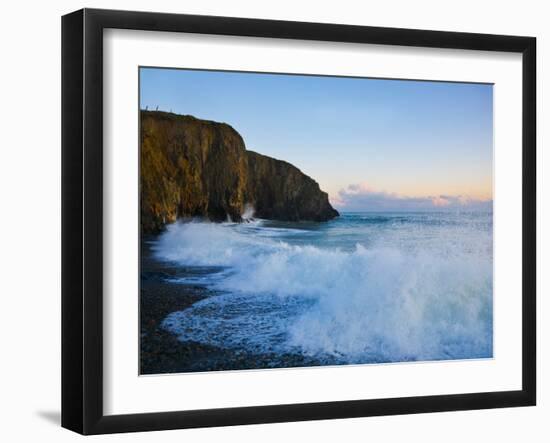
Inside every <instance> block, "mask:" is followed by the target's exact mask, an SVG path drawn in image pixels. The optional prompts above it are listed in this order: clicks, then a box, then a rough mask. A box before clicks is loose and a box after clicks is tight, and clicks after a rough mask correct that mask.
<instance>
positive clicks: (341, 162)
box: [140, 68, 493, 210]
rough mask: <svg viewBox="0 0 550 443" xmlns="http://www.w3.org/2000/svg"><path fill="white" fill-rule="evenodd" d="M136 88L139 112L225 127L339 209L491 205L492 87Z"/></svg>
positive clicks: (203, 82) (195, 75)
mask: <svg viewBox="0 0 550 443" xmlns="http://www.w3.org/2000/svg"><path fill="white" fill-rule="evenodd" d="M140 89H141V90H140V106H141V108H142V109H144V108H145V107H146V106H148V108H149V109H155V108H156V107H157V106H158V107H159V109H160V110H165V111H172V112H175V113H178V114H190V115H194V116H196V117H198V118H204V119H208V120H215V121H221V122H226V123H228V124H230V125H231V126H233V127H234V128H235V129H236V130H237V131H238V132H239V133H240V134H241V135H242V136H243V138H244V140H245V144H246V147H247V149H250V150H253V151H257V152H260V153H262V154H265V155H269V156H272V157H275V158H279V159H284V160H286V161H288V162H290V163H292V164H294V165H295V166H297V167H298V168H300V169H301V170H302V171H303V172H304V173H306V174H308V175H310V176H311V177H313V178H314V179H315V180H317V182H319V184H320V186H321V189H323V190H324V191H326V192H328V193H329V196H330V199H331V202H332V203H333V204H334V205H335V206H337V207H338V208H340V209H343V210H345V209H352V208H353V209H354V210H361V209H365V210H368V209H383V208H387V207H388V205H389V207H391V209H392V210H399V209H400V208H403V209H408V210H410V209H415V208H418V209H429V208H444V207H449V208H453V207H455V206H469V205H474V206H476V205H478V203H479V202H480V201H481V202H483V201H488V200H491V199H492V152H493V149H492V147H493V87H492V86H491V85H484V84H468V83H447V82H423V81H407V80H382V79H365V78H360V79H358V78H347V77H319V76H300V75H281V74H256V73H237V72H222V71H193V70H180V69H157V68H141V69H140Z"/></svg>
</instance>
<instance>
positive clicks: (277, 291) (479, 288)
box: [155, 219, 492, 363]
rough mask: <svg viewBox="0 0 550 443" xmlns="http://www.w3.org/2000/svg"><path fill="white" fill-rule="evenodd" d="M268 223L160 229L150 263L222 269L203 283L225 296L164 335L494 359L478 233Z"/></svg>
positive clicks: (301, 348)
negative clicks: (316, 227) (155, 259)
mask: <svg viewBox="0 0 550 443" xmlns="http://www.w3.org/2000/svg"><path fill="white" fill-rule="evenodd" d="M265 225H266V224H265V223H263V222H261V223H259V224H256V225H255V226H247V224H241V225H236V224H213V223H197V222H195V223H178V224H174V225H171V226H169V227H168V230H167V231H166V233H164V234H163V235H162V236H161V237H160V238H159V240H158V242H157V243H156V246H155V251H156V254H157V257H158V258H161V259H164V260H170V261H175V262H178V263H181V264H182V265H186V266H212V267H223V269H224V271H223V272H222V273H221V274H220V272H219V269H218V270H217V271H216V272H212V274H211V276H210V277H206V280H205V281H203V282H204V284H205V285H207V286H208V287H210V288H212V289H215V290H216V291H218V292H219V293H221V295H215V296H211V297H209V298H207V299H204V300H202V301H200V302H198V303H196V304H194V305H193V306H192V307H190V308H188V309H186V310H185V311H181V312H176V313H172V314H170V315H169V316H168V317H167V318H166V319H165V321H164V327H165V328H166V329H168V330H170V331H172V332H173V333H175V334H177V335H178V336H179V337H180V339H182V340H193V341H198V342H203V343H210V344H214V345H218V346H223V347H231V348H243V349H246V350H250V351H253V352H262V353H285V352H299V353H302V354H305V355H309V356H313V357H316V358H330V359H332V360H336V361H341V362H350V363H351V362H354V363H363V362H380V361H403V360H429V359H447V358H474V357H490V356H491V355H492V235H491V229H490V228H487V227H486V226H485V225H483V227H482V228H480V227H479V226H478V225H477V224H475V223H474V224H471V223H470V224H468V223H466V224H464V223H462V224H453V223H450V224H448V223H439V224H436V225H435V226H433V225H431V224H430V223H424V221H422V220H421V221H420V222H418V221H417V222H414V223H410V224H409V225H407V224H406V223H404V224H403V225H392V224H389V225H388V223H386V221H384V226H385V225H387V226H386V227H384V228H381V226H382V225H380V224H376V223H370V222H369V223H366V224H365V225H364V226H366V228H365V230H364V231H361V229H359V228H360V227H361V226H363V225H359V226H358V225H354V224H353V223H351V222H349V223H348V221H346V220H345V219H344V220H340V221H339V222H338V223H336V224H334V225H332V227H331V226H330V225H321V226H323V227H322V228H321V230H320V231H306V230H300V229H296V227H290V228H289V227H285V226H279V227H268V226H265ZM300 232H301V233H302V234H303V235H300ZM357 232H360V234H359V235H357ZM352 233H353V235H351V234H352ZM335 238H336V239H337V240H335ZM357 238H359V239H361V238H363V239H364V241H356V240H357ZM183 282H184V283H185V279H184V280H183Z"/></svg>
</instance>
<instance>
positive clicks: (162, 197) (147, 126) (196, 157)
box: [140, 111, 338, 233]
mask: <svg viewBox="0 0 550 443" xmlns="http://www.w3.org/2000/svg"><path fill="white" fill-rule="evenodd" d="M140 161H141V163H140V169H141V182H140V186H141V189H140V198H141V230H142V232H144V233H153V232H158V231H160V230H161V229H162V228H163V227H164V225H165V224H166V223H170V222H174V221H175V220H176V219H178V218H180V217H192V216H202V217H207V218H209V219H211V220H214V221H224V220H226V219H227V218H228V217H230V218H231V219H232V220H233V221H240V220H241V216H242V214H243V213H244V211H245V209H246V207H247V205H252V206H253V207H254V208H255V214H256V216H257V217H260V218H267V219H276V220H292V221H298V220H315V221H326V220H329V219H331V218H334V217H336V216H338V212H337V211H336V210H335V209H334V208H332V206H331V205H330V203H329V201H328V195H327V194H326V193H325V192H323V191H321V190H320V189H319V185H318V184H317V182H315V181H314V180H313V179H312V178H310V177H308V176H307V175H305V174H303V173H302V172H301V171H300V170H299V169H298V168H296V167H295V166H293V165H291V164H290V163H287V162H284V161H281V160H276V159H274V158H271V157H267V156H265V155H261V154H257V153H255V152H252V151H247V150H246V149H245V145H244V141H243V139H242V137H241V136H240V135H239V133H238V132H237V131H235V130H234V129H233V128H232V127H231V126H229V125H227V124H225V123H216V122H211V121H206V120H199V119H196V118H194V117H191V116H180V115H175V114H170V113H165V112H156V111H155V112H153V111H141V157H140Z"/></svg>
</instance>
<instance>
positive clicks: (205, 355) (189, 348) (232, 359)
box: [139, 237, 319, 375]
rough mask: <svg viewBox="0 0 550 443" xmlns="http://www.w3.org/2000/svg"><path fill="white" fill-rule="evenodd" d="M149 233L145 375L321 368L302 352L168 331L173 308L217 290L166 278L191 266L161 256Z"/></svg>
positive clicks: (144, 267)
mask: <svg viewBox="0 0 550 443" xmlns="http://www.w3.org/2000/svg"><path fill="white" fill-rule="evenodd" d="M151 239H152V238H151V237H149V238H147V239H145V241H142V243H141V269H140V314H139V315H140V319H139V320H140V338H139V349H140V352H139V354H140V369H139V374H140V375H155V374H174V373H185V372H208V371H223V370H245V369H273V368H289V367H304V366H317V365H318V364H319V362H317V361H316V360H314V359H311V358H307V357H305V356H302V355H297V354H286V355H283V356H281V355H277V356H275V355H270V354H253V353H250V352H247V351H246V350H238V349H225V348H220V347H216V346H212V345H207V344H203V343H197V342H193V341H186V342H183V341H180V340H179V339H178V338H177V337H176V336H175V335H173V334H171V333H170V332H168V331H165V330H164V329H162V327H161V324H162V321H163V320H164V319H165V318H166V316H167V315H168V314H170V313H172V312H176V311H182V310H184V309H186V308H189V307H190V306H191V305H193V304H194V303H196V302H198V301H200V300H202V299H204V298H206V297H211V296H214V295H215V293H214V292H213V291H211V290H209V289H208V288H206V287H204V286H200V285H185V284H181V283H172V282H170V281H167V280H166V279H168V278H170V277H177V276H178V275H181V274H182V273H185V268H183V267H180V266H177V265H174V264H170V263H165V262H161V261H158V260H156V259H155V258H154V257H153V256H152V254H151V246H150V243H149V241H150V240H151Z"/></svg>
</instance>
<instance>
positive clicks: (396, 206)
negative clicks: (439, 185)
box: [331, 183, 493, 211]
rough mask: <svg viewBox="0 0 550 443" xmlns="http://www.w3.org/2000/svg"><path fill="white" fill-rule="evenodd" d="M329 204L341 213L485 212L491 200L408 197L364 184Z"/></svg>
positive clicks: (340, 195)
mask: <svg viewBox="0 0 550 443" xmlns="http://www.w3.org/2000/svg"><path fill="white" fill-rule="evenodd" d="M331 203H332V204H333V205H334V206H336V208H337V209H341V210H344V211H447V210H458V209H461V210H470V211H487V210H491V209H492V207H493V201H492V200H482V199H475V198H471V197H468V196H465V195H433V196H428V197H407V196H403V195H399V194H396V193H390V192H386V191H377V190H375V189H372V188H371V187H370V186H368V185H367V184H365V183H360V184H352V185H349V186H348V187H347V188H346V189H342V190H340V192H339V193H338V195H336V196H334V197H331Z"/></svg>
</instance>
